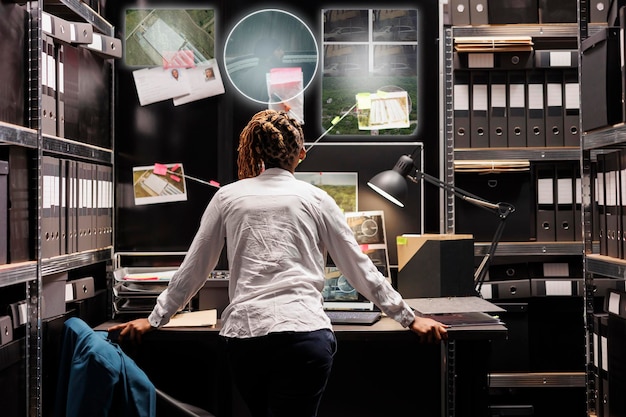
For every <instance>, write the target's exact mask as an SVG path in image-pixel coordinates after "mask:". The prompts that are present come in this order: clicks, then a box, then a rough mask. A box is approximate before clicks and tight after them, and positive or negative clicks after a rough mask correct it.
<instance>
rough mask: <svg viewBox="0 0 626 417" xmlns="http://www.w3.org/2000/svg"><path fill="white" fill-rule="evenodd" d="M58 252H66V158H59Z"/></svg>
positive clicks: (64, 253) (62, 253)
mask: <svg viewBox="0 0 626 417" xmlns="http://www.w3.org/2000/svg"><path fill="white" fill-rule="evenodd" d="M59 188H60V191H59V206H60V207H59V253H60V254H61V255H66V254H68V253H69V252H68V247H67V193H68V187H67V160H66V159H59Z"/></svg>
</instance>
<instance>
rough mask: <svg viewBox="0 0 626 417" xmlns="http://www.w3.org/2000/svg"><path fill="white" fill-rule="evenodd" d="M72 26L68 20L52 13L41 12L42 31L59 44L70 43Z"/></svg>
mask: <svg viewBox="0 0 626 417" xmlns="http://www.w3.org/2000/svg"><path fill="white" fill-rule="evenodd" d="M70 30H71V28H70V24H69V22H68V21H67V20H65V19H62V18H60V17H58V16H54V15H52V14H50V13H46V12H41V31H42V32H43V34H45V35H47V36H48V37H51V38H54V39H56V40H57V41H59V42H65V43H69V42H71V37H70Z"/></svg>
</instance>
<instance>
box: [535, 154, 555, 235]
mask: <svg viewBox="0 0 626 417" xmlns="http://www.w3.org/2000/svg"><path fill="white" fill-rule="evenodd" d="M554 178H555V169H554V164H553V163H552V162H538V163H537V164H536V165H535V184H536V190H537V191H536V195H537V196H536V198H537V200H536V202H537V241H539V242H554V241H556V232H555V222H556V217H555V204H554V203H555V200H554V191H555V190H554Z"/></svg>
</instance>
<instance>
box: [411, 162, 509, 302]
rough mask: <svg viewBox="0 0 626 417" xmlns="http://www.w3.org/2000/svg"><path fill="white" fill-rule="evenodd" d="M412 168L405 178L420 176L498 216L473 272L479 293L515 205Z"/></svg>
mask: <svg viewBox="0 0 626 417" xmlns="http://www.w3.org/2000/svg"><path fill="white" fill-rule="evenodd" d="M414 168H415V176H411V175H407V178H409V179H410V180H411V181H413V182H415V183H417V182H419V179H420V178H422V179H424V180H425V181H427V182H429V183H431V184H433V185H436V186H437V187H439V188H442V189H444V190H446V191H449V192H451V193H452V194H454V195H455V196H457V197H459V198H460V199H462V200H464V201H467V202H468V203H471V204H473V205H475V206H477V207H481V208H483V209H485V210H488V211H490V212H492V213H494V214H496V215H497V216H498V217H499V218H500V222H499V223H498V227H497V228H496V231H495V233H494V236H493V238H492V240H491V244H490V245H489V250H488V251H487V253H486V254H485V256H484V257H483V259H482V261H481V262H480V265H479V266H478V268H476V271H475V272H474V289H475V290H476V292H477V293H478V295H480V290H481V288H482V285H483V282H484V281H485V277H486V276H487V271H488V270H489V265H490V264H491V260H492V259H493V257H494V255H495V253H496V249H497V247H498V243H499V242H500V239H501V238H502V232H503V231H504V226H505V223H506V220H507V218H508V217H509V215H510V214H511V213H513V212H514V211H515V207H514V206H513V205H512V204H509V203H501V202H500V203H491V202H489V201H486V200H483V199H482V198H480V197H477V196H475V195H474V194H471V193H469V192H467V191H465V190H463V189H461V188H457V187H455V186H453V185H450V184H448V183H446V182H443V181H441V180H440V179H438V178H435V177H433V176H432V175H428V174H426V173H425V172H422V171H420V170H418V169H417V167H415V166H414Z"/></svg>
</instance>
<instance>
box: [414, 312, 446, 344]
mask: <svg viewBox="0 0 626 417" xmlns="http://www.w3.org/2000/svg"><path fill="white" fill-rule="evenodd" d="M448 327H450V326H448V325H447V324H443V323H440V322H438V321H437V320H433V319H431V318H427V317H418V316H415V320H413V323H411V325H410V326H409V328H410V329H411V331H412V332H414V333H416V334H417V335H418V336H419V337H420V341H421V342H423V343H424V342H425V343H439V342H441V341H442V340H446V339H448V330H447V329H448Z"/></svg>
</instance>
